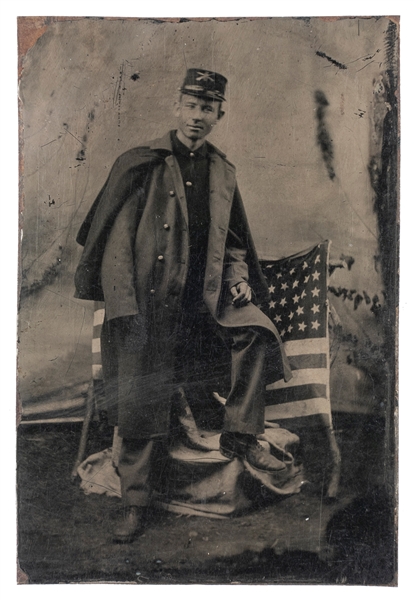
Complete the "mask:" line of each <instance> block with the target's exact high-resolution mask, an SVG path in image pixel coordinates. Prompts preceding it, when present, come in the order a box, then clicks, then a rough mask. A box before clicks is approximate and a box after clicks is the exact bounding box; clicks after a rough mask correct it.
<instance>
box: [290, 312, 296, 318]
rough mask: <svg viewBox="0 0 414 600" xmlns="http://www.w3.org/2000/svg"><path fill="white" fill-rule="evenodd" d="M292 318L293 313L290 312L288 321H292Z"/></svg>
mask: <svg viewBox="0 0 414 600" xmlns="http://www.w3.org/2000/svg"><path fill="white" fill-rule="evenodd" d="M294 316H295V313H294V312H291V313H290V314H289V319H290V320H292V319H293V317H294Z"/></svg>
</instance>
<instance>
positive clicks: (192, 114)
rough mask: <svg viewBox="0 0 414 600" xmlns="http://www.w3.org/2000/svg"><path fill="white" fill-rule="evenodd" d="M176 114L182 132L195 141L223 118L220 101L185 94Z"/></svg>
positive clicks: (179, 102) (201, 137)
mask: <svg viewBox="0 0 414 600" xmlns="http://www.w3.org/2000/svg"><path fill="white" fill-rule="evenodd" d="M174 114H175V116H176V117H177V120H178V128H179V130H180V131H181V133H182V134H183V135H184V137H186V138H187V139H189V140H192V141H193V142H195V141H197V140H202V139H204V138H205V137H206V136H207V135H208V134H209V133H210V131H211V130H212V129H213V127H214V125H215V124H216V123H217V121H218V120H219V119H220V118H221V111H220V102H215V101H214V100H208V99H206V98H198V97H197V96H190V95H188V94H183V95H182V96H181V98H180V100H179V101H178V102H176V103H175V107H174Z"/></svg>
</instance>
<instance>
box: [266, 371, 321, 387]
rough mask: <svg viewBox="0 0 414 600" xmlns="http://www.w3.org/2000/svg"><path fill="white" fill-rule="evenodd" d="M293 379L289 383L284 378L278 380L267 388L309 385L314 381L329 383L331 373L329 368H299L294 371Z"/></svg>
mask: <svg viewBox="0 0 414 600" xmlns="http://www.w3.org/2000/svg"><path fill="white" fill-rule="evenodd" d="M292 375H293V377H292V379H290V380H289V381H288V382H287V383H286V382H285V381H283V380H280V381H276V382H275V383H271V384H269V385H268V386H266V389H267V390H281V389H286V388H290V387H295V386H296V385H307V384H312V383H322V384H324V385H329V373H328V370H327V369H298V370H296V371H292Z"/></svg>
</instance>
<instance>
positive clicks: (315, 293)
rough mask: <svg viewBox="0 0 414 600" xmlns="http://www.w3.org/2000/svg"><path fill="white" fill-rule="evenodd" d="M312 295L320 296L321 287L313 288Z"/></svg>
mask: <svg viewBox="0 0 414 600" xmlns="http://www.w3.org/2000/svg"><path fill="white" fill-rule="evenodd" d="M312 296H319V288H317V287H314V288H313V290H312Z"/></svg>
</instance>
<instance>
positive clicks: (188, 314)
mask: <svg viewBox="0 0 414 600" xmlns="http://www.w3.org/2000/svg"><path fill="white" fill-rule="evenodd" d="M183 315H184V316H183V319H182V322H181V324H180V327H179V335H178V336H177V340H176V347H175V350H176V352H175V354H176V357H177V358H176V368H175V384H176V386H177V388H178V387H183V388H184V389H186V387H188V389H189V390H190V392H191V390H192V389H193V390H194V389H197V385H199V384H200V382H201V383H205V382H210V383H211V380H213V381H214V379H215V368H217V366H218V365H217V361H218V360H220V359H221V357H222V356H223V350H224V353H226V351H227V354H229V355H230V361H229V366H230V382H229V383H230V391H229V392H228V394H226V397H227V401H226V406H225V413H224V423H223V429H224V430H225V431H230V432H239V433H249V434H260V433H262V432H263V431H264V409H265V403H264V384H263V377H262V375H263V369H264V363H265V355H266V336H265V334H264V333H263V332H262V331H261V330H260V329H258V328H253V327H235V328H223V327H220V326H219V325H218V324H217V323H216V322H215V321H214V319H213V318H212V317H211V315H210V314H209V313H207V312H205V311H203V310H202V311H183ZM116 337H117V336H115V339H116ZM219 348H221V349H220V351H219ZM121 358H122V357H121ZM125 364H127V365H129V367H128V370H130V371H131V373H129V374H126V373H125V369H123V370H122V373H123V375H124V376H131V377H134V375H135V373H134V372H133V371H134V369H139V365H136V366H134V364H135V363H134V361H133V360H131V357H130V356H129V357H128V360H126V361H124V365H125ZM221 365H222V363H221ZM216 391H217V390H216ZM118 402H122V398H119V399H118ZM166 454H167V446H166V444H165V437H164V438H163V437H160V436H152V437H146V438H141V439H123V442H122V448H121V453H120V459H119V464H118V471H119V475H120V478H121V489H122V498H123V503H124V504H125V505H127V506H131V505H134V506H146V505H148V504H149V502H150V499H151V492H152V490H153V488H154V486H155V487H156V482H157V480H159V479H160V477H162V473H163V470H164V466H165V459H166Z"/></svg>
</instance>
